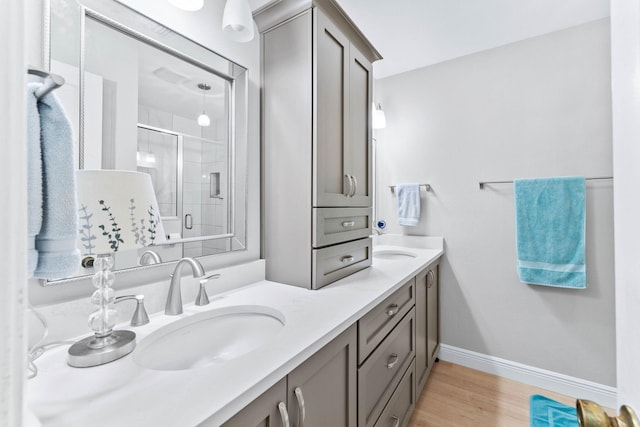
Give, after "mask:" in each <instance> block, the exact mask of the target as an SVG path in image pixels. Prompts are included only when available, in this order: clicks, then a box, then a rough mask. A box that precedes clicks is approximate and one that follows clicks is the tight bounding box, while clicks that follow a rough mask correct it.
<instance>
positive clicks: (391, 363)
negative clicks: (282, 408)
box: [387, 353, 400, 369]
mask: <svg viewBox="0 0 640 427" xmlns="http://www.w3.org/2000/svg"><path fill="white" fill-rule="evenodd" d="M398 360H400V358H399V357H398V354H397V353H392V354H391V357H390V358H389V362H388V363H387V368H389V369H392V368H393V367H394V366H396V364H397V363H398Z"/></svg>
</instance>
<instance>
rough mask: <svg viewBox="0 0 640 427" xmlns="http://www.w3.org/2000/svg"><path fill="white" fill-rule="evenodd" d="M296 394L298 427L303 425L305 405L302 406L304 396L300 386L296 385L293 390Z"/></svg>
mask: <svg viewBox="0 0 640 427" xmlns="http://www.w3.org/2000/svg"><path fill="white" fill-rule="evenodd" d="M293 392H294V394H295V395H296V400H297V401H298V427H304V418H305V415H306V414H305V407H304V396H303V395H302V390H301V389H300V387H296V388H295V390H294V391H293Z"/></svg>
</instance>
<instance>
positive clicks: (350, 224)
mask: <svg viewBox="0 0 640 427" xmlns="http://www.w3.org/2000/svg"><path fill="white" fill-rule="evenodd" d="M355 225H356V222H355V221H343V222H342V226H343V227H344V228H348V227H355Z"/></svg>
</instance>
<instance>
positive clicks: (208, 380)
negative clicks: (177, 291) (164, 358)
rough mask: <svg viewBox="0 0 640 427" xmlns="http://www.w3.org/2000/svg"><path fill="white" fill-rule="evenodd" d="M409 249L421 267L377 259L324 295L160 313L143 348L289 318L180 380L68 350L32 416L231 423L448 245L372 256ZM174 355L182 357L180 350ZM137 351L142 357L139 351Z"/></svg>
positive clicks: (287, 295)
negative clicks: (172, 329) (239, 318)
mask: <svg viewBox="0 0 640 427" xmlns="http://www.w3.org/2000/svg"><path fill="white" fill-rule="evenodd" d="M395 248H399V249H400V248H401V249H406V248H411V249H410V251H411V252H413V253H415V254H416V255H417V256H416V258H409V257H406V258H404V257H403V258H402V259H393V260H390V259H379V258H375V257H374V259H373V266H372V267H370V268H367V269H365V270H362V271H360V272H358V273H355V274H353V275H351V276H349V277H346V278H344V279H342V280H340V281H338V282H335V283H334V284H332V285H329V286H327V287H324V288H322V289H320V290H317V291H310V290H306V289H301V288H297V287H293V286H287V285H283V284H280V283H275V282H270V281H261V282H257V283H253V284H251V285H248V286H244V287H241V288H239V289H235V290H232V291H229V292H226V293H223V294H219V295H216V296H215V297H212V298H211V303H210V304H209V305H207V306H204V307H197V306H194V305H193V304H186V305H185V307H184V313H183V314H182V315H179V316H165V315H164V314H162V313H158V314H155V315H153V316H151V322H150V323H149V324H147V325H144V326H142V327H137V328H131V327H129V326H128V325H124V326H120V327H119V328H118V329H130V330H133V331H135V333H136V335H137V340H138V343H140V341H141V340H142V339H144V338H145V337H146V336H148V335H149V334H150V333H152V332H153V331H155V330H157V329H158V328H160V327H162V326H164V325H166V324H169V323H171V322H174V321H176V320H178V319H181V318H185V317H187V316H191V315H193V314H195V313H202V312H204V311H209V310H212V309H215V308H221V307H227V306H235V305H248V304H253V305H264V306H268V307H272V308H275V309H276V310H279V311H280V312H282V313H283V314H284V317H285V319H286V322H285V326H284V327H283V328H282V330H281V331H280V332H279V333H278V335H276V336H275V338H274V339H273V340H272V341H271V342H270V343H268V344H266V345H264V346H262V347H260V348H259V349H258V350H256V351H254V352H252V353H248V354H246V355H243V356H240V357H238V358H236V359H233V360H230V361H227V362H225V363H224V364H220V365H213V366H207V367H203V368H198V369H191V370H182V371H158V370H150V369H145V368H142V367H140V366H138V365H137V364H135V363H134V361H133V359H132V357H131V355H128V356H125V357H123V358H122V359H119V360H116V361H114V362H111V363H108V364H106V365H101V366H96V367H92V368H83V369H78V368H72V367H69V366H68V365H67V363H66V354H67V349H68V346H62V347H58V348H54V349H52V350H50V351H48V352H47V353H45V354H44V355H43V356H41V357H40V358H39V359H37V362H36V363H37V365H38V369H39V372H38V375H37V376H36V377H35V378H34V379H31V380H29V381H28V382H27V387H26V401H27V407H28V409H29V411H30V412H32V413H33V414H34V415H35V416H36V417H37V418H38V419H39V421H40V422H41V423H42V425H43V426H65V427H70V426H92V427H98V426H118V427H123V426H154V427H159V426H172V427H173V426H194V425H197V424H198V423H201V422H203V421H205V420H207V419H209V422H210V423H211V424H213V425H215V424H220V423H222V422H224V421H226V420H227V419H229V418H230V417H231V416H232V415H233V414H235V413H236V412H238V411H239V410H240V409H242V408H243V407H244V406H246V405H247V404H248V403H250V402H251V401H252V400H253V399H255V398H256V397H258V396H259V395H260V394H262V393H263V392H264V391H266V390H267V389H268V388H269V387H271V386H272V385H273V384H275V383H276V382H277V381H278V380H280V379H281V378H283V377H284V376H285V375H287V374H288V373H289V372H291V371H292V370H293V369H294V368H296V367H297V366H298V365H299V364H301V363H302V362H304V361H305V360H306V359H307V358H308V357H309V356H311V355H312V354H314V353H315V352H316V351H318V350H319V349H321V348H322V347H323V346H324V345H326V344H327V343H329V342H330V341H331V340H332V339H334V338H335V337H336V336H338V335H339V334H340V333H341V332H343V331H345V330H346V329H347V328H348V327H349V326H351V325H352V324H354V323H355V322H356V321H357V320H358V319H360V318H361V317H362V316H363V315H364V314H365V313H367V312H368V311H369V310H370V309H372V308H373V307H375V306H376V305H377V304H378V303H380V302H381V301H382V300H384V299H385V298H386V297H387V296H389V295H390V294H391V293H393V292H394V291H395V290H397V289H398V288H400V287H401V286H402V285H403V284H404V283H405V282H406V280H407V279H409V278H411V277H413V276H414V275H416V274H417V273H418V272H419V271H420V270H422V269H423V268H424V267H425V266H426V265H427V264H429V263H431V262H432V261H434V260H435V259H437V258H438V257H440V256H441V255H442V254H443V245H442V238H434V237H404V236H395V237H394V236H391V235H383V236H376V237H374V252H375V251H378V250H386V249H395ZM176 351H179V349H177V350H176ZM134 352H135V350H134Z"/></svg>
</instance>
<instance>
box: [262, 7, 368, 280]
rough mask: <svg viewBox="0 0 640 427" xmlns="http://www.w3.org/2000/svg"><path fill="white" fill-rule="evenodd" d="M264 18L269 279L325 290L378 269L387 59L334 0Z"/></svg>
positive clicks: (275, 10) (271, 10)
mask: <svg viewBox="0 0 640 427" xmlns="http://www.w3.org/2000/svg"><path fill="white" fill-rule="evenodd" d="M255 20H256V23H257V24H258V28H259V29H260V32H261V34H262V123H263V129H262V148H263V149H262V172H263V175H262V182H263V192H262V194H263V203H262V205H263V211H262V217H263V227H262V229H263V233H264V234H263V239H262V243H263V257H264V259H265V260H266V277H267V279H268V280H273V281H277V282H281V283H286V284H289V285H294V286H300V287H304V288H309V289H318V288H321V287H322V286H325V285H327V284H329V283H332V282H333V281H335V280H338V279H341V278H343V277H345V276H348V275H349V274H352V273H354V272H356V271H358V270H361V269H364V268H366V267H368V266H370V265H371V241H370V240H368V236H369V235H370V234H371V195H372V167H371V166H372V151H371V150H372V128H371V108H372V103H373V99H372V81H373V76H372V66H371V63H372V62H373V61H375V60H377V59H380V58H381V57H380V55H379V54H378V52H376V51H375V49H374V48H373V47H372V46H371V45H370V44H369V42H368V41H367V40H366V39H365V38H364V36H363V35H362V33H360V31H359V30H358V29H357V27H355V25H354V24H353V22H352V21H351V20H350V19H349V18H348V17H347V16H346V14H344V11H342V9H340V7H339V6H338V5H337V3H335V2H334V1H333V0H309V1H304V0H281V1H279V2H274V3H273V5H272V6H269V7H267V9H265V10H263V11H260V12H259V13H258V14H256V16H255ZM363 210H364V211H363ZM331 211H334V212H331ZM328 218H330V219H331V220H330V221H329V222H326V221H325V222H324V223H322V222H320V221H324V219H328ZM362 219H364V221H362ZM323 224H324V225H328V226H332V224H333V225H336V224H337V225H339V229H337V230H334V231H331V233H328V230H327V229H324V228H322V227H323ZM356 241H358V242H359V243H358V244H356V243H355V242H356Z"/></svg>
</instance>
